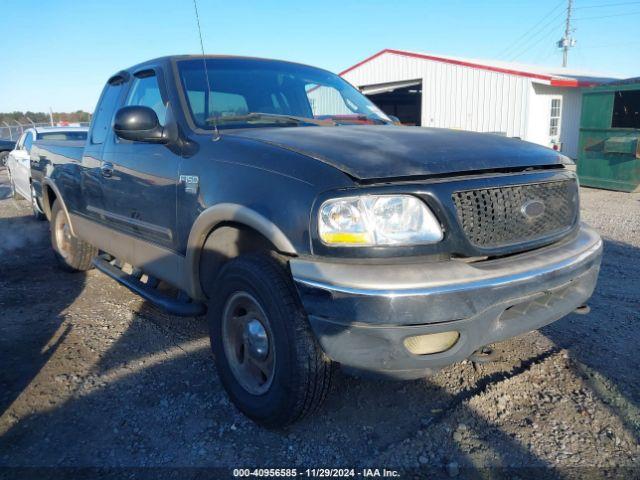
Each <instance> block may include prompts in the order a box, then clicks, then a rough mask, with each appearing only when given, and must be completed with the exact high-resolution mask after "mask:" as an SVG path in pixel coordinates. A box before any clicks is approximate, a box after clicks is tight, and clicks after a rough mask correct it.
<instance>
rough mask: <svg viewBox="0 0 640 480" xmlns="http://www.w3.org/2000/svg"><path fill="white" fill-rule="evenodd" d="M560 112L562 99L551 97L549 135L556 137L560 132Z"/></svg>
mask: <svg viewBox="0 0 640 480" xmlns="http://www.w3.org/2000/svg"><path fill="white" fill-rule="evenodd" d="M561 114H562V99H561V98H553V99H551V115H550V117H549V118H550V119H549V136H551V137H557V136H558V135H559V134H560V115H561Z"/></svg>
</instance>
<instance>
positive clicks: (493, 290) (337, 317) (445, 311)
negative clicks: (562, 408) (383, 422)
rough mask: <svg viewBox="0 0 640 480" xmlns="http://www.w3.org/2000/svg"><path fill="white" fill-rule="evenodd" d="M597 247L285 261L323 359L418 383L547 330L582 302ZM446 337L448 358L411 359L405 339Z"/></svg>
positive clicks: (581, 242) (570, 242) (577, 238)
mask: <svg viewBox="0 0 640 480" xmlns="http://www.w3.org/2000/svg"><path fill="white" fill-rule="evenodd" d="M601 255H602V240H601V239H600V237H599V235H598V234H597V233H596V232H595V231H594V230H592V229H591V228H589V227H587V226H586V225H581V227H580V229H579V231H578V232H577V234H576V235H574V236H573V237H572V238H570V239H567V240H564V241H562V242H560V243H557V244H554V245H551V246H548V247H545V248H541V249H537V250H535V251H531V252H527V253H523V254H519V255H513V256H510V257H507V258H503V259H498V260H491V261H481V262H475V263H466V262H463V261H459V260H448V261H441V262H434V263H425V264H398V265H368V264H356V265H353V264H344V263H328V262H326V263H325V262H314V261H309V260H305V259H294V260H291V262H290V263H291V271H292V274H293V278H294V281H295V283H296V286H297V288H298V292H299V294H300V298H301V300H302V303H303V305H304V307H305V309H306V310H307V313H308V314H309V319H310V322H311V325H312V328H313V330H314V332H315V334H316V336H317V338H318V341H319V342H320V345H321V346H322V348H323V349H324V350H325V352H326V353H327V355H328V356H329V357H331V358H333V359H334V360H335V361H338V362H341V363H343V364H345V365H348V366H351V367H354V368H357V369H361V370H367V371H371V372H378V373H385V374H388V375H390V376H394V377H404V378H413V377H419V376H424V375H425V374H428V373H429V372H430V371H431V370H433V369H437V368H440V367H442V366H445V365H447V364H450V363H454V362H456V361H459V360H462V359H464V358H467V357H468V356H469V355H470V354H471V353H473V352H474V351H475V350H476V349H477V348H479V347H481V346H483V345H486V344H488V343H492V342H496V341H500V340H503V339H506V338H509V337H512V336H515V335H518V334H520V333H524V332H527V331H530V330H534V329H536V328H540V327H541V326H543V325H546V324H548V323H551V322H553V321H555V320H558V319H559V318H562V317H563V316H565V315H567V314H568V313H571V312H572V311H573V310H574V309H575V308H576V307H578V306H580V305H582V304H583V303H584V302H586V300H587V299H588V298H589V297H590V296H591V294H592V292H593V289H594V288H595V284H596V281H597V276H598V271H599V266H600V258H601ZM450 330H456V331H458V332H460V339H459V340H458V342H457V343H456V344H455V345H454V346H453V347H452V348H450V349H449V350H447V351H445V352H442V353H437V354H432V355H413V354H411V353H410V352H409V351H407V350H406V348H405V347H404V345H403V340H404V338H406V337H408V336H412V335H420V334H426V333H437V332H442V331H450Z"/></svg>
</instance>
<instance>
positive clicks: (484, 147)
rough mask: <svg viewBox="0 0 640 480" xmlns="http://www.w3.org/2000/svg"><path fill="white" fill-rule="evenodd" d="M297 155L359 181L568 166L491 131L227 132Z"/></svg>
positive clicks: (350, 129) (359, 128)
mask: <svg viewBox="0 0 640 480" xmlns="http://www.w3.org/2000/svg"><path fill="white" fill-rule="evenodd" d="M229 134H230V135H234V136H240V137H243V138H250V139H253V140H257V141H260V142H264V143H268V144H271V145H275V146H278V147H281V148H284V149H287V150H291V151H295V152H298V153H301V154H304V155H307V156H309V157H312V158H315V159H317V160H319V161H322V162H324V163H327V164H329V165H332V166H334V167H336V168H338V169H340V170H342V171H343V172H345V173H346V174H348V175H350V176H351V177H353V178H356V179H358V180H373V179H385V178H402V177H413V176H431V175H441V174H450V173H464V172H471V171H482V170H491V169H503V168H526V167H539V166H549V165H560V164H563V163H568V162H569V160H568V159H567V158H566V157H564V156H563V155H560V154H558V153H557V152H555V151H553V150H551V149H548V148H545V147H541V146H540V145H536V144H533V143H528V142H523V141H521V140H516V139H512V138H506V137H503V136H500V135H494V134H489V133H474V132H464V131H457V130H446V129H439V128H423V127H399V126H391V125H379V126H378V125H345V126H337V127H290V128H281V127H280V128H254V129H243V130H237V131H234V132H230V133H229Z"/></svg>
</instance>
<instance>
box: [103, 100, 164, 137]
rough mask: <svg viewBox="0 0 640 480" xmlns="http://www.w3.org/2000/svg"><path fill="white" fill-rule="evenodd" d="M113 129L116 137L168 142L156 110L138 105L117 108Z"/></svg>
mask: <svg viewBox="0 0 640 480" xmlns="http://www.w3.org/2000/svg"><path fill="white" fill-rule="evenodd" d="M113 130H114V132H116V135H117V136H118V137H120V138H123V139H125V140H133V141H134V142H147V143H168V142H169V139H168V138H167V136H166V135H165V132H164V127H162V126H161V125H160V122H159V121H158V116H157V115H156V112H154V111H153V109H151V108H149V107H144V106H140V105H132V106H129V107H122V108H121V109H120V110H118V111H117V112H116V118H115V120H114V122H113Z"/></svg>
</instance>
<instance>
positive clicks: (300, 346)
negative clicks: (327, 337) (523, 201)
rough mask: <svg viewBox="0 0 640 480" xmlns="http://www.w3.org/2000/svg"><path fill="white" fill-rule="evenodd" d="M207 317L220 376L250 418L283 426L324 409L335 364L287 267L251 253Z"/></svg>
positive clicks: (230, 274)
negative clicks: (316, 334)
mask: <svg viewBox="0 0 640 480" xmlns="http://www.w3.org/2000/svg"><path fill="white" fill-rule="evenodd" d="M207 318H208V321H209V327H210V338H211V347H212V349H213V353H214V356H215V358H216V367H217V371H218V376H219V377H220V380H221V382H222V385H223V386H224V388H225V390H226V391H227V393H228V395H229V397H230V398H231V400H232V401H233V403H234V404H235V405H236V407H238V409H239V410H240V411H242V412H243V413H244V414H245V415H246V416H247V417H249V418H251V419H252V420H253V421H255V422H256V423H258V424H260V425H263V426H267V427H282V426H285V425H287V424H290V423H293V422H295V421H297V420H299V419H301V418H303V417H305V416H307V415H310V414H312V413H314V412H315V411H316V410H317V409H318V408H319V407H320V406H321V405H322V403H323V402H324V400H325V398H326V396H327V393H328V392H329V389H330V384H331V374H332V364H331V360H330V359H329V358H328V357H327V356H326V355H325V354H324V352H322V350H321V349H320V347H319V346H318V344H317V342H316V340H315V337H314V336H313V333H312V332H311V328H310V327H309V322H308V320H307V317H306V314H305V312H304V310H303V308H302V306H301V305H300V301H299V299H298V295H297V292H296V290H295V287H294V285H293V282H292V280H291V276H290V274H289V272H288V271H287V270H286V269H285V268H284V266H283V265H282V264H281V262H279V261H278V260H276V259H275V258H272V257H269V256H267V255H263V254H250V255H245V256H241V257H238V258H236V259H234V260H231V261H230V262H229V263H227V264H226V265H225V266H224V267H223V269H222V272H221V273H220V275H219V276H218V279H217V281H216V285H215V286H214V289H213V296H212V300H211V302H210V305H209V309H208V313H207ZM252 339H253V340H252ZM255 339H257V340H255ZM256 345H257V347H256ZM258 364H261V365H260V366H257V365H258Z"/></svg>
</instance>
